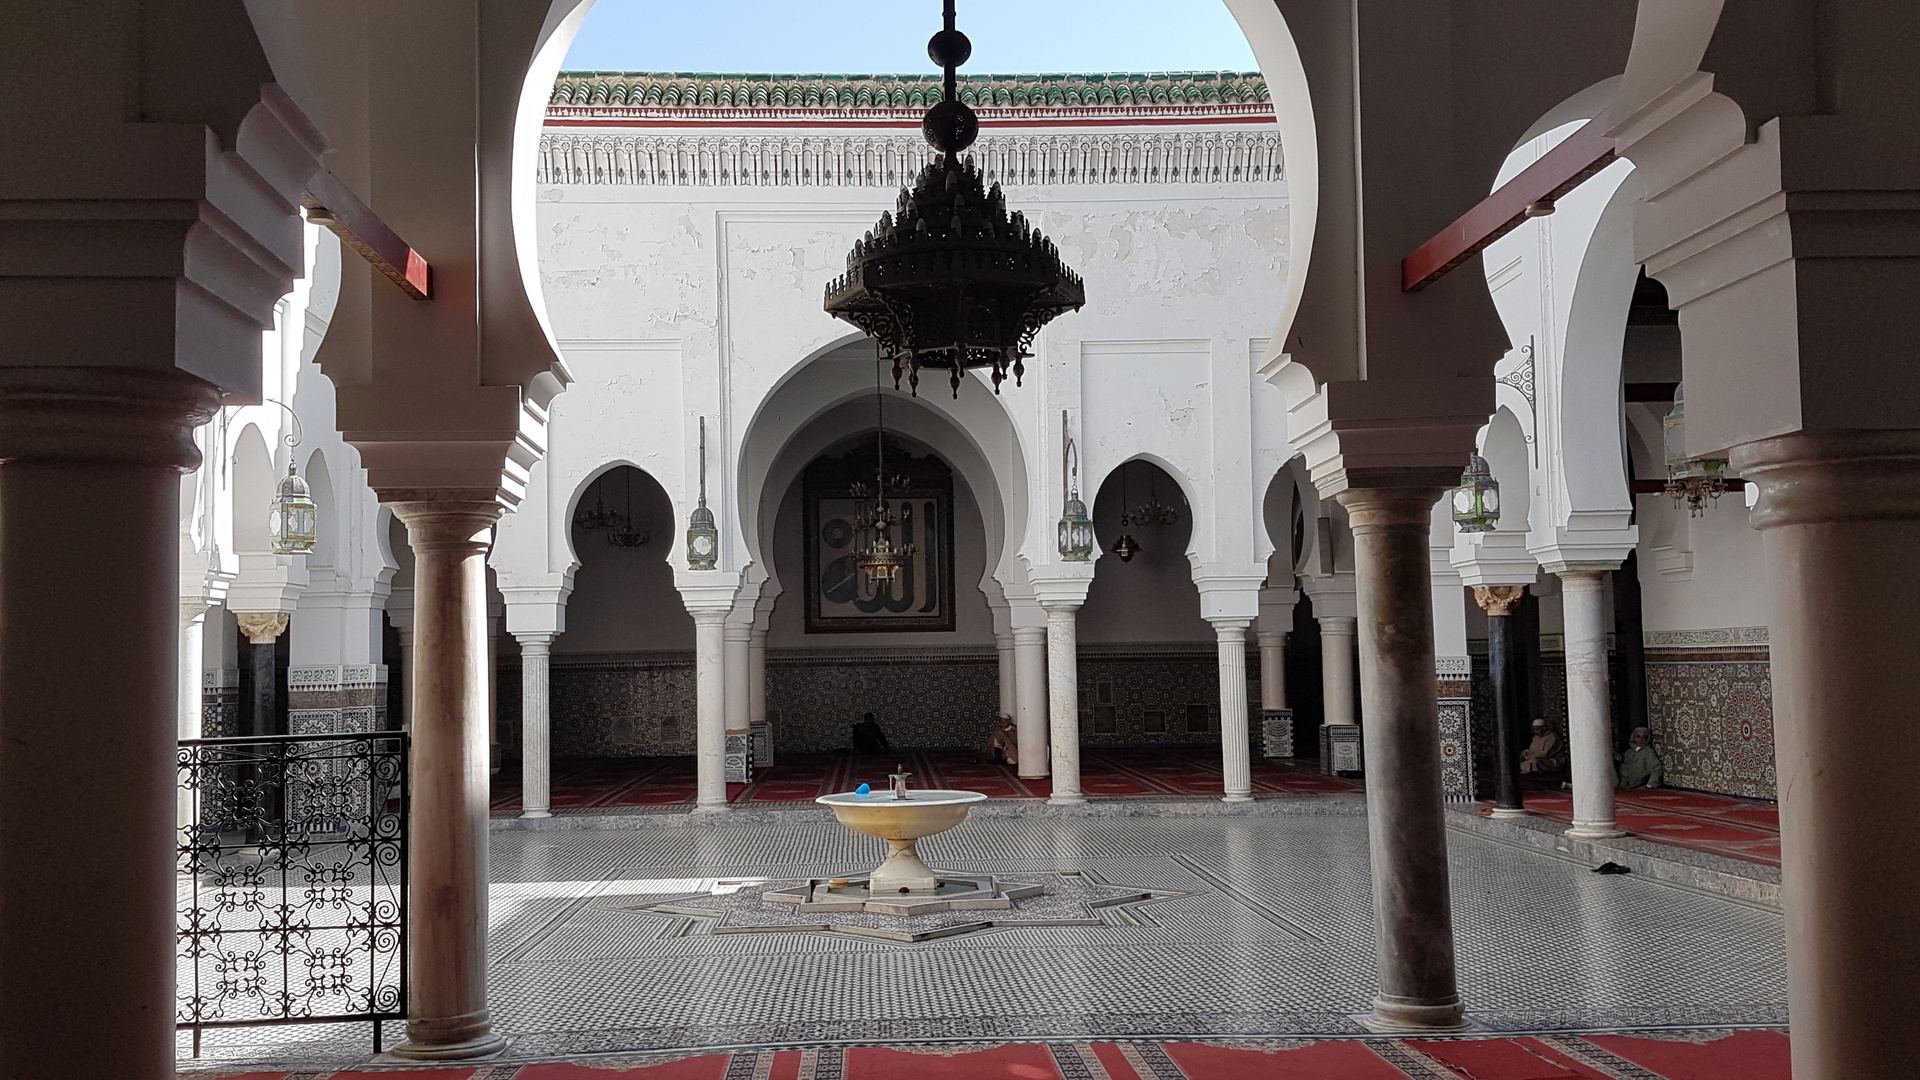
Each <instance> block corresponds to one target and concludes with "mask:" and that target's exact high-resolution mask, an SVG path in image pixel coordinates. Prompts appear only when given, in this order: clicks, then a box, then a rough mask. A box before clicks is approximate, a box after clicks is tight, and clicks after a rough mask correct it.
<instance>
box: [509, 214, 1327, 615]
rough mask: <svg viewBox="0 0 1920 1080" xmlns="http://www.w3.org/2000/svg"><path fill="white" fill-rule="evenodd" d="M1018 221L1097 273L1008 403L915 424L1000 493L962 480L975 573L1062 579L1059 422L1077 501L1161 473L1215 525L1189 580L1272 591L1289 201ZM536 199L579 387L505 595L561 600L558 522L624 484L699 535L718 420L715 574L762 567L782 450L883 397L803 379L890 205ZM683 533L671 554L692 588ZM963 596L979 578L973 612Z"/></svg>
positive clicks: (521, 527) (518, 523) (942, 398)
mask: <svg viewBox="0 0 1920 1080" xmlns="http://www.w3.org/2000/svg"><path fill="white" fill-rule="evenodd" d="M1007 197H1008V201H1009V203H1010V205H1012V206H1013V207H1014V208H1016V209H1020V210H1023V211H1025V212H1026V213H1027V214H1028V216H1029V217H1030V218H1033V219H1034V220H1036V221H1038V222H1039V223H1040V224H1041V226H1042V228H1043V229H1045V231H1046V232H1047V233H1048V235H1049V236H1051V237H1052V238H1053V239H1054V240H1055V242H1056V243H1057V244H1058V245H1059V246H1060V248H1061V251H1062V253H1063V255H1064V256H1065V257H1066V259H1067V261H1068V262H1069V264H1070V265H1072V266H1074V268H1075V269H1076V270H1078V271H1079V272H1080V273H1081V274H1082V276H1083V277H1084V279H1085V280H1086V286H1087V295H1088V304H1087V307H1086V309H1085V310H1084V311H1082V312H1079V313H1076V314H1069V315H1066V316H1063V317H1062V318H1061V319H1059V320H1058V321H1057V322H1056V323H1055V324H1054V325H1053V326H1052V327H1050V328H1049V329H1048V330H1047V331H1045V332H1044V333H1043V334H1042V335H1041V337H1040V340H1039V341H1038V342H1037V343H1036V348H1035V352H1036V357H1035V358H1034V359H1033V360H1030V361H1029V362H1028V371H1027V376H1026V378H1025V380H1024V381H1025V385H1024V386H1021V387H1018V388H1016V387H1014V386H1013V385H1012V384H1011V382H1009V384H1008V385H1007V386H1006V387H1005V388H1004V389H1003V392H1002V394H1001V395H1000V397H999V398H998V399H995V398H994V397H993V395H992V391H991V388H990V386H989V385H988V384H987V383H986V381H985V380H984V379H980V378H978V377H975V378H971V379H969V380H968V381H967V382H966V384H965V385H964V387H963V388H962V390H961V394H962V397H963V399H964V400H963V401H962V402H961V403H958V406H957V407H956V403H954V402H952V400H951V399H950V397H949V392H948V390H947V387H946V382H945V378H944V376H943V375H941V374H939V373H929V375H930V377H929V378H928V379H925V380H923V382H922V384H921V392H922V396H921V404H923V405H924V406H926V407H927V408H929V409H932V410H934V411H936V412H938V413H940V414H941V415H943V416H945V417H947V418H948V419H949V420H950V421H952V422H953V423H954V424H955V426H956V427H957V428H958V429H959V430H960V431H961V432H963V433H964V434H965V436H966V437H967V439H969V440H972V441H973V442H974V443H975V444H976V445H975V447H974V449H975V450H976V451H977V452H978V455H979V457H980V458H981V459H982V461H983V462H984V467H985V468H986V469H987V470H988V473H989V476H990V478H991V483H990V484H985V485H983V484H982V483H981V482H979V478H978V477H969V482H970V483H971V484H972V486H973V488H974V489H975V490H974V496H975V497H976V499H977V500H978V502H979V511H980V514H981V515H982V519H983V525H984V527H983V529H982V533H983V543H989V544H991V543H998V544H999V550H994V551H989V550H987V549H985V548H983V549H982V551H981V559H982V569H983V570H984V571H990V572H992V573H993V575H994V576H996V577H997V578H998V579H999V580H1000V581H1001V582H1002V583H1003V584H1006V585H1008V586H1009V587H1010V588H1016V589H1017V588H1018V587H1019V585H1020V583H1021V581H1022V580H1023V577H1024V574H1025V573H1027V572H1029V571H1031V572H1034V573H1039V572H1043V571H1044V568H1045V567H1046V566H1048V565H1050V564H1051V563H1052V562H1053V561H1055V560H1056V559H1057V555H1056V554H1055V552H1054V535H1053V533H1054V522H1055V520H1056V519H1057V518H1058V515H1059V509H1060V507H1059V503H1060V499H1061V496H1062V492H1061V490H1060V489H1061V478H1060V476H1059V475H1058V474H1059V470H1060V466H1059V445H1060V436H1061V432H1060V414H1061V411H1062V410H1063V409H1064V410H1066V411H1067V413H1068V416H1069V425H1070V427H1071V428H1072V429H1073V430H1074V432H1075V434H1076V435H1077V437H1078V438H1079V439H1080V441H1081V445H1082V447H1083V471H1082V476H1083V488H1088V487H1097V485H1098V481H1099V479H1100V478H1101V477H1103V476H1104V475H1105V473H1106V472H1107V471H1109V470H1111V469H1112V468H1113V467H1114V466H1115V465H1117V464H1118V463H1119V462H1120V461H1122V460H1126V459H1127V458H1131V457H1136V456H1144V457H1147V458H1148V459H1150V460H1154V461H1157V462H1161V463H1164V464H1165V465H1166V466H1168V467H1169V469H1170V471H1173V472H1175V473H1176V474H1177V475H1178V476H1179V478H1180V481H1181V482H1182V484H1183V485H1184V486H1185V487H1186V494H1187V496H1188V498H1189V500H1190V502H1191V504H1192V505H1194V506H1198V507H1201V508H1203V511H1202V512H1201V513H1200V514H1199V515H1197V517H1196V519H1195V521H1194V522H1193V529H1192V532H1193V539H1192V542H1191V543H1190V544H1189V545H1188V549H1189V550H1188V551H1186V552H1183V554H1185V555H1187V556H1188V558H1189V563H1190V569H1189V571H1188V572H1189V574H1190V575H1193V576H1205V575H1208V574H1216V573H1232V574H1242V575H1255V576H1260V577H1264V572H1265V568H1264V565H1263V564H1264V559H1265V557H1266V554H1267V553H1268V551H1270V550H1271V547H1270V544H1269V543H1268V539H1267V537H1266V534H1265V530H1264V529H1263V528H1261V527H1260V525H1259V521H1258V516H1259V504H1260V498H1261V496H1262V495H1263V494H1264V491H1265V487H1266V484H1267V482H1268V481H1270V480H1271V477H1272V473H1273V471H1274V470H1276V469H1278V468H1279V467H1280V465H1281V464H1282V463H1284V462H1285V461H1286V460H1287V459H1288V458H1289V457H1291V456H1292V452H1291V450H1290V449H1289V448H1288V447H1287V444H1286V440H1285V432H1284V420H1283V417H1284V403H1283V401H1282V400H1281V395H1280V391H1279V390H1277V389H1276V388H1274V387H1272V386H1271V385H1270V384H1268V383H1267V382H1266V381H1265V380H1262V379H1258V378H1256V377H1255V376H1254V372H1253V369H1254V366H1255V361H1257V359H1258V355H1259V353H1260V352H1261V351H1263V349H1264V335H1265V334H1266V333H1267V332H1268V331H1269V330H1270V329H1271V327H1272V326H1273V325H1274V323H1275V320H1276V319H1277V317H1278V315H1279V313H1280V310H1281V308H1282V306H1283V303H1284V296H1283V294H1282V290H1283V281H1284V275H1285V272H1286V266H1287V262H1286V259H1287V234H1288V229H1289V221H1288V215H1287V207H1286V189H1285V185H1284V184H1281V183H1267V184H1220V185H1133V186H1128V185H1100V186H1098V187H1076V186H1073V185H1065V184H1062V185H1049V186H1039V187H1016V188H1010V189H1008V192H1007ZM539 198H540V205H539V222H540V228H539V233H540V236H541V243H542V249H541V267H542V277H543V282H544V287H545V293H546V301H547V307H548V312H549V316H550V318H551V320H552V324H553V327H554V330H555V333H556V335H557V336H558V337H559V339H560V340H561V343H562V348H563V352H564V354H565V356H566V358H567V362H568V365H569V367H570V369H571V370H572V372H573V374H574V376H575V379H576V381H575V383H574V385H573V386H572V387H570V388H569V390H568V391H567V392H566V393H564V394H562V395H560V397H559V398H557V399H556V400H555V403H554V414H553V418H552V422H551V425H550V434H551V447H550V451H549V454H548V457H547V459H546V462H545V463H544V468H543V469H540V470H536V474H535V477H534V482H533V489H532V490H531V491H530V492H529V497H528V499H527V501H526V503H525V504H523V506H522V508H521V509H520V511H519V512H518V513H517V514H516V515H514V516H513V517H512V518H510V519H508V520H507V521H506V522H504V523H503V524H502V527H501V530H500V543H499V546H498V548H497V550H496V553H495V556H494V560H493V561H494V565H495V566H496V568H498V569H499V571H500V573H501V581H502V585H503V588H504V587H506V586H507V585H508V584H509V583H510V582H514V583H518V582H522V581H533V580H535V579H539V580H542V581H545V582H549V583H553V584H556V585H557V583H558V579H559V578H560V577H562V576H563V575H565V574H566V573H567V572H568V571H569V569H570V567H571V565H572V561H573V560H572V556H571V553H570V552H569V550H568V546H567V543H566V537H565V531H564V529H563V528H561V527H559V526H558V525H556V524H555V523H556V522H564V521H565V520H566V517H567V515H568V514H570V506H571V501H572V498H573V496H574V493H576V492H577V491H579V490H580V488H581V487H582V485H583V484H584V482H585V481H586V480H587V479H589V478H590V477H591V475H592V474H593V473H594V472H595V471H596V470H598V469H601V468H604V467H606V466H607V465H609V464H611V463H614V462H631V463H633V464H635V465H638V466H639V467H641V468H643V469H645V470H646V471H647V472H648V473H649V474H650V475H652V476H653V477H654V478H655V479H656V480H658V481H659V482H660V484H661V486H662V487H663V489H664V490H665V491H666V493H667V495H668V497H669V498H670V499H671V500H672V502H673V506H674V517H675V520H676V521H677V522H680V523H682V529H683V527H684V521H685V519H686V515H687V514H688V512H690V511H691V509H692V507H693V505H694V502H695V489H696V485H697V475H698V465H697V461H696V460H695V455H694V452H693V451H694V447H695V445H696V440H697V428H698V417H699V416H702V415H705V416H707V417H709V420H708V424H709V439H710V442H711V445H712V449H711V452H710V459H709V478H708V506H709V507H710V508H711V509H713V510H714V512H715V514H716V517H717V518H718V521H719V525H720V529H721V532H722V535H723V544H722V547H723V558H722V563H721V565H722V568H723V569H732V570H741V569H744V568H746V567H747V565H748V564H749V563H750V561H751V560H752V559H753V558H754V557H755V554H756V552H757V550H758V548H759V546H760V540H759V536H760V535H763V533H761V532H758V531H756V530H757V529H759V528H761V527H763V525H764V523H763V522H759V521H754V522H749V523H745V524H744V525H743V522H742V520H741V519H742V518H758V517H760V516H761V515H763V514H765V513H766V512H767V511H768V510H770V509H771V508H773V507H775V506H778V505H780V503H781V502H782V498H783V494H784V493H783V492H775V491H762V490H760V489H761V487H762V486H763V485H764V484H765V482H766V479H767V477H768V476H769V474H770V473H772V472H773V471H774V469H775V465H776V460H775V459H776V458H778V456H779V454H780V449H781V448H782V447H784V446H785V445H786V444H787V442H788V441H789V440H790V439H791V438H792V437H793V435H795V434H797V433H798V432H799V431H800V430H801V428H803V427H805V426H806V425H807V424H809V423H811V422H813V421H814V420H816V419H817V418H818V416H819V415H820V414H821V413H823V412H825V411H826V410H828V409H831V408H833V407H834V406H836V405H838V404H839V403H840V402H841V401H844V400H846V399H848V398H850V397H851V396H853V395H855V394H857V393H861V392H870V390H871V382H870V381H869V380H870V379H871V371H872V367H871V364H866V365H855V364H845V365H842V366H843V367H844V368H845V371H844V372H839V373H832V372H827V369H818V370H815V369H813V368H812V367H810V365H812V364H813V362H814V361H816V360H817V359H820V358H822V357H824V356H826V355H827V354H829V353H831V352H832V351H833V350H834V349H835V348H836V347H837V346H839V345H840V344H841V343H843V342H845V341H847V340H848V339H849V337H850V335H852V334H853V331H852V329H851V328H850V327H848V326H846V325H845V324H843V323H840V322H838V321H837V320H834V319H832V318H830V317H829V316H827V315H826V314H825V313H824V312H823V311H822V310H821V300H822V295H823V291H824V288H825V286H826V283H827V281H828V280H829V279H830V278H831V277H832V276H834V275H835V274H837V273H839V272H840V271H841V270H842V269H843V267H844V254H845V252H846V250H847V248H848V247H849V246H850V245H851V244H852V242H853V241H854V240H855V239H856V238H857V237H858V236H859V235H860V234H861V233H862V232H864V231H865V230H866V229H868V228H870V227H871V226H872V224H873V222H874V221H875V220H876V219H877V218H878V217H879V214H880V212H881V211H882V210H883V209H889V208H890V207H891V205H892V202H893V193H892V192H891V191H888V190H885V189H870V188H867V189H863V188H807V187H781V188H699V187H637V186H613V185H568V186H550V187H546V188H543V189H542V190H541V191H540V192H539ZM1089 358H1091V364H1089V363H1088V359H1089ZM863 367H864V370H862V368H863ZM802 371H808V372H809V375H808V378H810V379H815V380H828V382H831V380H838V382H833V383H832V384H831V385H828V383H827V382H823V383H822V385H821V386H819V387H816V388H814V389H813V390H810V391H809V392H808V393H809V394H810V395H811V396H803V397H801V398H793V399H792V400H791V401H789V400H788V399H787V398H786V397H783V396H781V394H780V390H781V388H782V387H783V386H784V385H785V384H787V383H788V382H789V381H791V380H793V379H794V378H795V376H796V375H797V374H799V373H801V372H802ZM839 382H843V383H845V385H844V386H840V385H839V384H838V383H839ZM836 398H837V399H836ZM1267 398H1270V399H1271V400H1264V399H1267ZM982 408H986V409H987V410H988V411H987V412H985V413H982V412H980V411H979V410H981V409H982ZM1000 417H1004V419H1003V420H1002V419H998V418H1000ZM750 429H751V430H750ZM1002 433H1004V434H1002ZM755 447H758V449H755ZM799 464H800V465H804V462H800V463H799ZM776 486H778V485H776ZM682 529H676V530H675V533H674V535H673V536H672V537H671V540H672V543H673V546H674V548H673V551H672V553H671V556H670V558H671V560H672V562H673V564H674V565H676V566H684V559H685V556H684V552H683V551H681V550H680V545H681V542H682V538H681V536H680V532H681V531H682ZM995 536H998V537H999V539H998V540H997V541H996V540H995V539H993V538H994V537H995ZM776 546H777V545H776ZM775 557H776V561H778V555H777V552H776V556H775ZM763 569H764V568H763ZM968 580H969V579H968V577H967V574H966V573H965V572H962V574H961V578H960V584H961V586H962V589H963V591H964V586H965V585H966V583H967V582H968ZM793 591H794V593H795V596H796V597H797V590H793ZM777 610H778V609H776V611H777ZM1151 631H1152V628H1150V627H1149V628H1142V632H1144V633H1151ZM843 637H844V635H843ZM947 637H948V638H952V637H953V636H952V635H947ZM1151 639H1152V638H1151V637H1148V638H1145V639H1144V640H1151ZM849 643H852V642H851V639H849ZM955 643H958V641H957V639H956V641H955Z"/></svg>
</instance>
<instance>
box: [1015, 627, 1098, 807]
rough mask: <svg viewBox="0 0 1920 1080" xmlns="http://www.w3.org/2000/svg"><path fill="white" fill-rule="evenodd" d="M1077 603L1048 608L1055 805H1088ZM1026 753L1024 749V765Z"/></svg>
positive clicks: (1050, 738)
mask: <svg viewBox="0 0 1920 1080" xmlns="http://www.w3.org/2000/svg"><path fill="white" fill-rule="evenodd" d="M1079 610H1080V606H1079V605H1078V604H1049V605H1047V719H1048V725H1047V734H1048V741H1049V742H1050V744H1051V745H1052V747H1053V796H1052V797H1051V798H1049V799H1048V800H1047V801H1048V802H1050V803H1054V804H1065V803H1081V802H1086V801H1087V797H1086V796H1085V795H1084V794H1082V793H1081V791H1080V660H1079V648H1080V645H1079V640H1078V638H1077V637H1076V636H1075V633H1074V628H1075V619H1076V618H1077V616H1078V614H1079ZM1025 757H1026V750H1025V748H1024V747H1023V748H1022V749H1021V759H1022V761H1023V763H1024V761H1025Z"/></svg>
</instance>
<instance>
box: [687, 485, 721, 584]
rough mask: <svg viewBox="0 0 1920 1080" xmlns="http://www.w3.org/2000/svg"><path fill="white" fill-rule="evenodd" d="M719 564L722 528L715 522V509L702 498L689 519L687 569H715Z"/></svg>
mask: <svg viewBox="0 0 1920 1080" xmlns="http://www.w3.org/2000/svg"><path fill="white" fill-rule="evenodd" d="M719 565H720V528H719V526H717V525H715V524H714V523H713V511H711V510H709V509H707V503H706V500H704V499H702V500H701V501H700V505H699V506H697V507H695V508H694V510H693V515H692V517H691V518H690V519H689V520H688V521H687V569H689V570H713V569H716V568H717V567H719Z"/></svg>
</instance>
